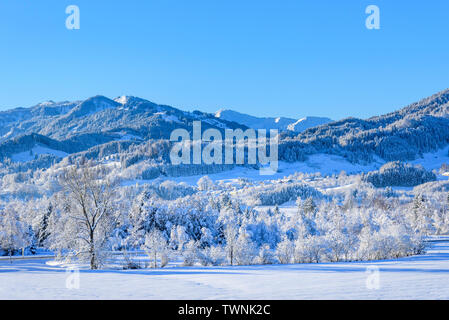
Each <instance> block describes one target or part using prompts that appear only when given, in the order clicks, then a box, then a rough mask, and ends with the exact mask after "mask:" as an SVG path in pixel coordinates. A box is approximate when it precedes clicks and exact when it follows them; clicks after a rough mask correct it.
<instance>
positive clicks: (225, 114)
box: [215, 109, 332, 132]
mask: <svg viewBox="0 0 449 320" xmlns="http://www.w3.org/2000/svg"><path fill="white" fill-rule="evenodd" d="M215 117H216V118H219V119H223V120H228V121H234V122H237V123H240V124H243V125H245V126H247V127H249V128H253V129H266V130H269V129H277V130H279V131H287V130H288V131H293V132H302V131H304V130H306V129H309V128H311V127H315V126H319V125H322V124H326V123H329V122H332V120H331V119H329V118H320V117H305V118H302V119H299V120H298V119H292V118H284V117H278V118H271V117H268V118H267V117H265V118H261V117H255V116H251V115H248V114H244V113H240V112H237V111H233V110H224V109H223V110H219V111H217V112H216V113H215Z"/></svg>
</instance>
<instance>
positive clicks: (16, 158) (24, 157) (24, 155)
mask: <svg viewBox="0 0 449 320" xmlns="http://www.w3.org/2000/svg"><path fill="white" fill-rule="evenodd" d="M30 151H31V152H30ZM30 151H24V152H20V153H16V154H14V155H13V156H12V157H11V160H12V161H13V162H27V161H31V160H33V159H34V158H35V156H39V155H42V154H51V155H54V156H56V157H59V158H64V157H66V156H68V153H66V152H64V151H60V150H54V149H50V148H48V147H45V146H42V145H39V144H37V145H35V146H34V147H33V148H32V149H31V150H30Z"/></svg>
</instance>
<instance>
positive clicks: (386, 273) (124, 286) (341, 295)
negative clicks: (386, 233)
mask: <svg viewBox="0 0 449 320" xmlns="http://www.w3.org/2000/svg"><path fill="white" fill-rule="evenodd" d="M433 240H434V242H433V243H432V244H431V246H430V248H429V249H428V251H427V253H426V254H424V255H420V256H413V257H407V258H401V259H397V260H388V261H374V262H352V263H321V264H300V265H269V266H242V267H198V266H195V267H176V266H175V267H168V268H166V269H143V270H126V271H125V270H100V271H90V270H87V269H85V268H82V269H81V273H80V288H79V289H67V288H66V279H67V273H66V270H65V269H64V268H62V267H60V266H58V265H55V264H54V263H51V261H48V260H24V261H14V262H13V263H12V264H11V263H10V262H9V261H8V260H7V259H6V260H4V259H2V260H0V299H58V300H61V299H139V300H141V299H179V300H190V299H194V300H200V299H208V300H215V299H225V300H226V299H260V300H264V299H274V300H278V299H312V300H315V299H449V237H437V238H434V239H433ZM46 262H49V263H46ZM369 267H375V268H376V267H377V268H379V280H380V281H379V287H378V289H369V288H368V287H369V286H367V279H368V277H369V275H370V274H369V273H367V268H369Z"/></svg>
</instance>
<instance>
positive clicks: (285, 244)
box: [276, 239, 295, 264]
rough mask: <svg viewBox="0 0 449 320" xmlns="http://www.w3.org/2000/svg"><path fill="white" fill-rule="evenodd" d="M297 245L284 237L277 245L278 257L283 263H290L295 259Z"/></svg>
mask: <svg viewBox="0 0 449 320" xmlns="http://www.w3.org/2000/svg"><path fill="white" fill-rule="evenodd" d="M294 253H295V246H294V244H293V243H292V241H290V240H288V239H284V240H283V241H282V242H279V243H278V245H277V247H276V257H277V259H278V260H279V262H280V263H281V264H289V263H291V262H292V260H293V255H294Z"/></svg>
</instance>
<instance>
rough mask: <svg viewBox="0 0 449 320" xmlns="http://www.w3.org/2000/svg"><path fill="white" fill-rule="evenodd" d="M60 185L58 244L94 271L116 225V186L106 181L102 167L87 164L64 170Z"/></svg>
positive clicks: (100, 263) (99, 263) (105, 174)
mask: <svg viewBox="0 0 449 320" xmlns="http://www.w3.org/2000/svg"><path fill="white" fill-rule="evenodd" d="M60 185H61V186H62V188H63V191H62V193H63V194H62V198H63V202H64V205H63V210H62V213H61V215H62V216H63V219H61V221H60V222H61V223H63V224H64V226H63V227H62V237H61V238H60V240H62V242H61V244H62V246H64V247H65V248H67V249H71V250H72V251H73V252H74V254H75V256H76V257H78V258H80V259H83V260H87V261H88V262H89V263H90V268H91V269H98V268H99V267H100V266H101V265H102V263H103V261H104V257H105V249H106V245H107V242H108V240H109V236H110V235H111V233H112V231H113V229H114V228H115V226H116V225H117V211H116V210H115V203H114V198H115V191H116V187H117V183H116V182H114V181H111V180H110V179H108V178H107V171H106V168H105V167H104V166H102V165H93V164H87V165H82V166H78V167H75V166H74V167H71V168H69V169H66V170H65V171H64V172H63V174H62V175H61V177H60Z"/></svg>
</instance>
